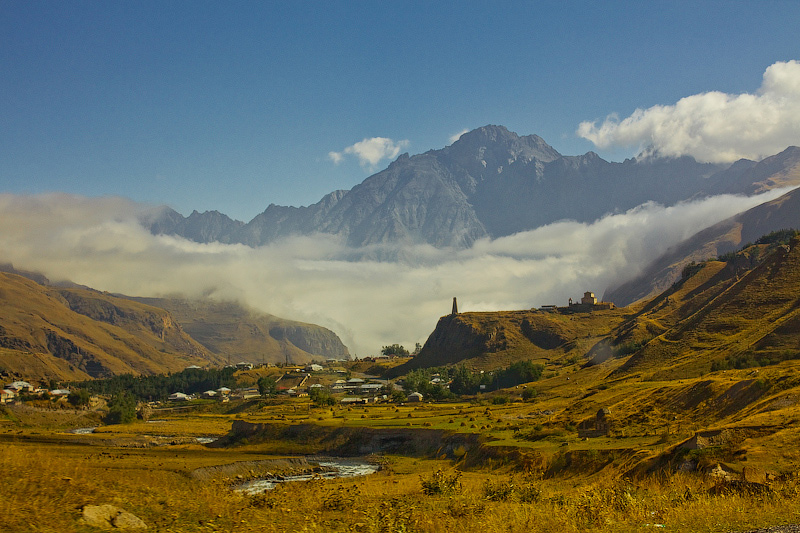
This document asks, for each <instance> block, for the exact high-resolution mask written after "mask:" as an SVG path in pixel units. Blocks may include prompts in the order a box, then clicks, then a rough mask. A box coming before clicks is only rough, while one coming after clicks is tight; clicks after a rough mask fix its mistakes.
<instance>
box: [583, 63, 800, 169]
mask: <svg viewBox="0 0 800 533" xmlns="http://www.w3.org/2000/svg"><path fill="white" fill-rule="evenodd" d="M577 134H578V135H579V136H580V137H583V138H585V139H588V140H590V141H591V142H593V143H594V144H595V145H596V146H598V147H599V148H609V147H612V146H622V147H630V146H639V147H640V148H641V149H645V150H649V149H654V150H656V151H657V152H658V153H659V154H660V155H663V156H680V155H691V156H694V157H695V158H696V159H698V160H699V161H706V162H713V163H730V162H733V161H736V160H738V159H741V158H747V159H753V160H760V159H763V158H764V157H766V156H769V155H773V154H776V153H778V152H780V151H782V150H783V149H785V148H786V147H787V146H790V145H798V144H800V62H798V61H796V60H792V61H786V62H777V63H775V64H773V65H771V66H770V67H768V68H767V70H766V71H765V72H764V77H763V82H762V84H761V87H760V88H759V89H758V91H757V92H756V93H755V94H749V93H744V94H736V95H735V94H726V93H722V92H717V91H712V92H707V93H702V94H696V95H692V96H687V97H685V98H682V99H680V100H679V101H678V102H677V103H676V104H674V105H657V106H653V107H651V108H649V109H637V110H636V111H634V113H633V114H632V115H631V116H629V117H627V118H625V119H623V120H621V121H620V120H619V117H618V116H616V115H615V114H612V115H609V116H608V117H606V119H605V120H604V121H603V122H602V123H601V124H600V125H597V123H596V122H589V121H586V122H581V124H580V125H579V126H578V131H577Z"/></svg>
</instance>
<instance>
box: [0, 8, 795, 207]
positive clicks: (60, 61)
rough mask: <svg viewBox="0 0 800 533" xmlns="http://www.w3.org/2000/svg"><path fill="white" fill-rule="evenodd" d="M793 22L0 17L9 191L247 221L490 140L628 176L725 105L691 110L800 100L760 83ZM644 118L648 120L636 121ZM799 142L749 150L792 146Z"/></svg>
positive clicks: (493, 12) (510, 11)
mask: <svg viewBox="0 0 800 533" xmlns="http://www.w3.org/2000/svg"><path fill="white" fill-rule="evenodd" d="M799 24H800V2H797V1H759V2H735V1H724V2H703V1H699V2H698V1H693V2H681V1H672V2H657V1H656V2H613V3H612V2H596V1H587V2H568V1H567V2H563V1H559V2H469V1H464V2H434V1H422V2H411V1H381V2H372V1H370V2H367V1H363V2H359V1H352V2H336V1H328V2H302V1H290V2H199V1H193V2H167V1H159V2H148V1H142V2H75V1H71V2H56V1H50V2H36V1H13V0H4V1H3V2H0V73H2V75H0V192H8V193H15V194H28V193H41V192H48V191H63V192H68V193H74V194H79V195H86V196H107V195H119V196H124V197H127V198H130V199H133V200H135V201H138V202H146V203H152V204H162V203H163V204H168V205H170V206H172V207H173V208H175V209H177V210H178V211H180V212H182V213H183V214H185V215H187V214H189V213H190V212H191V211H192V210H193V209H197V210H199V211H204V210H211V209H216V210H219V211H222V212H223V213H226V214H228V215H229V216H231V217H233V218H237V219H240V220H245V221H246V220H250V219H251V218H252V217H253V216H255V215H256V214H258V213H259V212H261V211H263V210H264V209H265V208H266V207H267V205H269V204H270V203H276V204H281V205H308V204H311V203H314V202H316V201H318V200H319V199H320V198H321V197H322V196H323V195H324V194H326V193H328V192H330V191H333V190H335V189H349V188H352V187H353V186H354V185H356V184H358V183H360V182H361V181H363V179H364V178H366V177H367V176H368V175H370V174H371V173H373V172H375V171H377V170H380V169H382V168H384V167H385V166H386V165H387V164H388V162H389V159H388V157H387V156H393V155H394V154H396V153H397V152H398V151H407V152H410V153H411V154H416V153H421V152H424V151H427V150H430V149H438V148H441V147H443V146H445V145H447V144H449V143H450V142H451V140H450V139H451V137H452V136H453V135H455V134H457V133H459V132H461V131H464V130H466V129H472V128H476V127H479V126H483V125H486V124H502V125H505V126H507V127H508V128H509V129H511V130H512V131H515V132H517V133H519V134H521V135H527V134H531V133H535V134H538V135H540V136H542V137H543V138H544V139H545V140H546V141H547V142H549V143H550V144H551V145H553V146H554V147H555V148H556V149H557V150H559V151H560V152H561V153H563V154H565V155H576V154H582V153H585V152H587V151H589V150H595V151H597V152H598V153H600V155H601V156H603V157H605V158H606V159H610V160H621V159H622V158H624V157H628V156H631V155H634V154H635V153H636V152H637V151H638V149H639V144H637V143H640V142H641V140H642V139H643V138H650V139H652V138H656V137H655V136H654V135H655V134H654V133H653V132H654V131H656V130H658V124H656V123H657V122H658V121H659V120H662V119H660V118H658V117H663V113H661V112H662V111H664V109H663V106H667V110H666V112H667V114H669V116H670V117H674V116H676V114H677V111H676V110H677V109H678V108H679V107H680V106H676V103H678V102H679V101H682V99H686V98H687V97H691V96H692V95H702V94H704V93H707V92H709V91H718V92H719V95H718V96H720V95H721V96H720V98H718V99H717V102H710V101H709V100H708V99H707V98H706V99H702V98H700V97H699V96H698V97H697V98H696V99H695V100H687V101H686V102H687V106H688V107H689V108H690V109H691V114H693V115H695V114H697V109H699V108H704V109H707V108H708V107H710V105H711V104H712V103H714V104H715V105H716V103H718V102H719V100H724V101H725V102H726V104H725V105H734V104H735V103H737V102H738V104H736V105H739V104H741V105H745V102H744V100H746V99H744V98H737V97H738V96H741V95H757V96H758V95H760V96H764V95H774V94H777V95H778V96H780V97H781V98H782V99H783V100H782V101H786V100H787V99H788V100H791V101H794V102H795V103H796V101H797V98H795V96H796V95H797V93H794V92H787V90H784V89H786V87H789V88H790V89H791V87H795V88H796V87H800V85H796V84H795V85H792V84H794V83H795V82H794V81H792V80H794V79H796V78H791V76H789V74H786V75H784V74H785V72H784V70H785V69H782V70H780V71H778V69H777V68H776V69H775V70H774V71H773V72H772V74H774V75H773V76H771V77H770V78H769V79H770V80H772V81H771V82H770V83H769V84H768V83H767V81H768V79H767V78H768V76H767V72H768V68H769V67H770V66H771V65H775V64H779V65H783V64H784V63H782V62H790V61H792V60H798V59H800V39H799V38H798V30H797V28H798V25H799ZM793 65H796V63H794V64H793ZM787 79H790V81H789V82H786V80H787ZM774 87H779V89H780V88H782V89H780V90H774V91H773V90H772V89H773V88H774ZM792 90H794V89H792ZM781 95H783V96H781ZM786 95H788V96H786ZM775 98H778V97H777V96H776V97H775ZM748 101H749V100H748ZM707 104H708V105H707ZM781 105H785V104H781ZM669 106H675V107H674V108H671V107H669ZM687 106H684V107H687ZM703 106H705V107H703ZM739 108H740V107H736V109H739ZM637 109H640V110H650V111H652V112H651V113H644V115H643V116H642V117H639V118H637V119H636V120H635V121H634V122H635V124H634V123H631V124H628V123H626V122H625V119H626V117H631V116H632V114H633V113H634V112H635V111H636V110H637ZM780 109H784V108H780ZM791 109H796V107H792V108H791ZM673 111H674V112H675V113H673V114H670V113H671V112H673ZM612 113H616V114H617V115H618V117H619V118H618V119H615V120H612V121H610V122H608V121H606V122H604V121H605V119H606V117H607V116H608V115H610V114H612ZM659 113H661V114H659ZM727 114H728V115H731V114H732V113H727ZM760 114H761V115H764V113H763V112H760ZM781 114H784V115H787V116H789V113H785V112H782V113H781ZM639 119H641V120H639ZM586 121H589V122H591V123H594V124H595V127H594V129H592V128H591V127H590V126H589V125H588V124H587V125H586V126H585V127H584V129H583V135H584V137H585V138H582V137H580V136H579V135H578V134H577V133H576V132H577V130H578V129H579V127H580V125H581V123H583V122H586ZM798 122H800V121H794V122H793V124H797V123H798ZM662 123H663V122H662ZM648 124H649V125H648ZM654 124H655V125H654ZM659 124H660V123H659ZM604 125H605V126H608V128H606V129H603V126H604ZM620 125H621V126H622V127H619V126H620ZM626 128H627V129H626ZM755 129H758V130H760V129H763V128H755ZM797 131H798V130H797V129H796V126H792V125H791V124H789V125H786V127H784V128H783V129H782V130H781V131H780V132H779V133H778V134H776V137H775V138H774V139H771V144H770V143H764V144H763V146H760V147H759V150H760V151H759V152H758V153H759V154H761V155H770V152H769V150H771V149H772V147H773V146H777V145H780V143H782V142H784V141H785V142H784V147H785V146H786V145H788V144H800V138H797V140H796V141H794V136H795V134H796V133H797ZM643 132H644V133H643ZM756 133H757V132H756ZM754 135H755V134H754ZM648 136H649V137H648ZM376 138H381V139H384V141H383V142H382V143H378V144H374V143H373V144H371V145H370V146H372V147H373V148H376V147H377V148H378V151H377V152H375V151H373V152H372V154H373V160H372V162H368V161H366V160H365V159H362V160H359V157H358V155H359V154H361V155H362V156H364V155H365V154H366V152H363V151H361V150H360V149H359V148H358V146H361V147H362V148H363V147H366V146H367V144H369V143H367V144H363V145H357V144H356V143H359V142H361V141H364V140H369V139H376ZM589 139H592V140H593V141H594V142H592V141H590V140H589ZM758 141H759V139H755V140H753V141H752V143H751V144H753V145H755V144H758ZM664 143H665V144H664V147H665V148H669V147H668V146H667V144H669V143H668V142H667V141H664ZM776 143H777V144H776ZM348 147H351V148H350V149H349V150H348ZM354 147H355V148H354ZM685 149H686V146H685V145H681V146H677V145H676V146H675V147H674V150H675V153H679V152H680V151H681V150H685ZM381 150H383V151H381ZM775 151H777V150H775ZM762 152H763V153H762ZM706 153H708V154H711V155H709V158H713V157H715V156H718V155H719V150H716V151H714V150H710V151H709V152H706ZM740 153H744V155H749V154H748V153H747V152H742V151H741V150H740ZM772 153H774V152H772ZM382 156H384V157H382ZM753 157H755V156H753ZM337 161H338V162H337Z"/></svg>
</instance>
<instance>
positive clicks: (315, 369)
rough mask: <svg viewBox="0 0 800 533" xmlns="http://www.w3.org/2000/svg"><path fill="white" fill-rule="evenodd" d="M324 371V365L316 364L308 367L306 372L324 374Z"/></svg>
mask: <svg viewBox="0 0 800 533" xmlns="http://www.w3.org/2000/svg"><path fill="white" fill-rule="evenodd" d="M323 370H324V369H323V368H322V365H318V364H315V363H311V364H310V365H306V372H322V371H323Z"/></svg>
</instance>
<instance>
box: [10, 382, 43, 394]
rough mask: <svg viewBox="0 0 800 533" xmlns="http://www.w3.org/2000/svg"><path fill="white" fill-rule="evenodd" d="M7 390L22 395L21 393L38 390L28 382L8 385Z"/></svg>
mask: <svg viewBox="0 0 800 533" xmlns="http://www.w3.org/2000/svg"><path fill="white" fill-rule="evenodd" d="M6 389H8V390H13V391H15V392H17V393H20V392H33V391H34V390H35V389H36V387H34V386H33V385H31V384H30V383H28V382H27V381H15V382H14V383H9V384H8V385H6Z"/></svg>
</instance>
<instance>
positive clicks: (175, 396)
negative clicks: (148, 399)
mask: <svg viewBox="0 0 800 533" xmlns="http://www.w3.org/2000/svg"><path fill="white" fill-rule="evenodd" d="M167 399H168V400H169V401H171V402H188V401H189V400H191V399H192V398H191V397H190V396H189V395H188V394H184V393H182V392H173V393H172V394H170V395H169V397H168V398H167Z"/></svg>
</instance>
